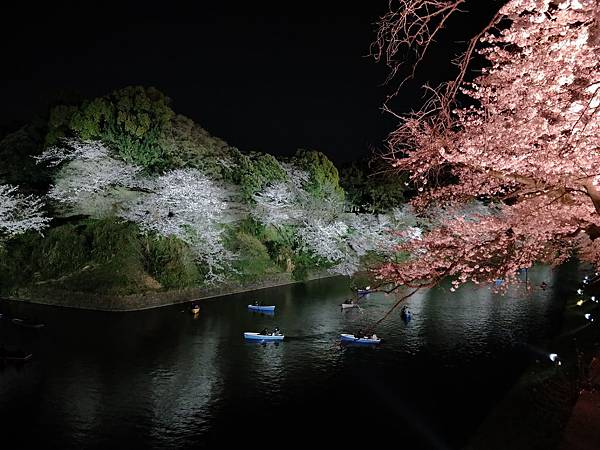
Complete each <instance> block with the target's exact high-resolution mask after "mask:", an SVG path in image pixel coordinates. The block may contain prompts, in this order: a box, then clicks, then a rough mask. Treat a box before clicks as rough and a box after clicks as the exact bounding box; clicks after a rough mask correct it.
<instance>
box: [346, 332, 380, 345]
mask: <svg viewBox="0 0 600 450" xmlns="http://www.w3.org/2000/svg"><path fill="white" fill-rule="evenodd" d="M340 336H341V337H342V342H351V343H354V344H379V343H380V342H381V339H373V338H368V337H362V338H357V337H356V336H354V335H353V334H345V333H342V334H341V335H340Z"/></svg>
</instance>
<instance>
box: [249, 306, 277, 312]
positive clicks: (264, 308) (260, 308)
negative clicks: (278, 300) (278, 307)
mask: <svg viewBox="0 0 600 450" xmlns="http://www.w3.org/2000/svg"><path fill="white" fill-rule="evenodd" d="M248 309H251V310H252V311H275V306H260V305H248Z"/></svg>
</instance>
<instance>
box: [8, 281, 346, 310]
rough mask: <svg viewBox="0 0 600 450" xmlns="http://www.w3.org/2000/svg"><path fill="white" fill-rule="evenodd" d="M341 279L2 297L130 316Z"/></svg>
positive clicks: (29, 291) (41, 291) (38, 291)
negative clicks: (191, 303)
mask: <svg viewBox="0 0 600 450" xmlns="http://www.w3.org/2000/svg"><path fill="white" fill-rule="evenodd" d="M341 276H343V275H339V274H332V273H330V272H327V271H318V272H312V273H309V274H308V276H307V277H306V278H305V279H304V280H294V279H293V278H292V276H291V274H290V273H279V274H274V275H271V276H268V277H265V278H263V279H261V280H258V281H254V282H251V283H228V284H223V285H220V286H215V287H212V288H186V289H171V290H165V291H148V292H143V293H139V294H129V295H109V294H97V293H93V292H75V291H67V290H59V289H51V288H44V287H28V288H21V289H19V291H18V292H17V295H11V296H2V297H1V298H2V299H5V300H10V301H15V302H23V303H35V304H41V305H49V306H60V307H65V308H76V309H87V310H93V311H106V312H131V311H142V310H146V309H154V308H161V307H163V306H169V305H177V304H181V303H188V302H196V301H201V300H206V299H210V298H216V297H224V296H227V295H233V294H240V293H244V292H253V291H259V290H262V289H269V288H273V287H278V286H286V285H290V284H297V283H304V282H306V281H313V280H320V279H324V278H334V277H341Z"/></svg>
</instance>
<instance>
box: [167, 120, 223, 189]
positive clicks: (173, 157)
mask: <svg viewBox="0 0 600 450" xmlns="http://www.w3.org/2000/svg"><path fill="white" fill-rule="evenodd" d="M161 145H162V147H163V149H164V157H165V160H166V165H167V166H168V167H169V168H171V169H175V168H181V167H194V168H196V169H199V170H201V171H202V172H203V173H204V174H206V175H208V176H209V177H211V178H213V179H217V180H222V179H224V178H225V177H226V176H227V174H228V173H229V172H228V171H229V166H230V164H232V155H233V151H234V149H233V147H230V146H229V145H228V144H227V142H225V141H223V140H222V139H219V138H217V137H214V136H211V135H210V134H209V133H208V132H207V131H206V130H205V129H203V128H202V127H200V126H199V125H198V124H196V123H194V121H193V120H191V119H189V118H187V117H185V116H182V115H177V116H175V117H174V118H173V120H172V121H171V127H170V128H169V129H168V130H166V131H165V133H164V134H163V136H162V139H161Z"/></svg>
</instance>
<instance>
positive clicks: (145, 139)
mask: <svg viewBox="0 0 600 450" xmlns="http://www.w3.org/2000/svg"><path fill="white" fill-rule="evenodd" d="M173 116H174V113H173V111H172V110H171V108H170V107H169V106H168V99H167V97H165V95H164V94H162V93H161V92H160V91H158V90H157V89H155V88H152V87H150V88H145V87H142V86H129V87H126V88H124V89H120V90H117V91H115V92H113V93H111V94H109V95H106V96H104V97H98V98H95V99H94V100H91V101H87V102H84V103H83V104H82V105H81V106H80V107H73V106H66V105H58V106H55V107H54V108H53V109H52V111H51V112H50V118H49V121H48V127H49V129H48V134H47V135H46V144H47V145H53V144H55V143H56V142H57V139H59V138H60V137H63V136H76V137H78V138H80V139H84V140H87V139H100V140H102V141H104V142H106V143H107V144H109V145H111V146H112V147H113V148H114V149H115V151H116V152H117V153H118V154H119V156H121V158H123V159H124V160H125V161H127V162H131V163H135V164H139V165H141V166H142V167H145V168H146V169H148V170H151V171H156V170H160V169H163V168H164V167H165V164H166V162H167V159H166V158H165V155H164V152H163V148H162V145H161V138H162V137H163V135H164V134H165V133H167V132H168V131H169V128H170V126H171V119H172V117H173Z"/></svg>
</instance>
